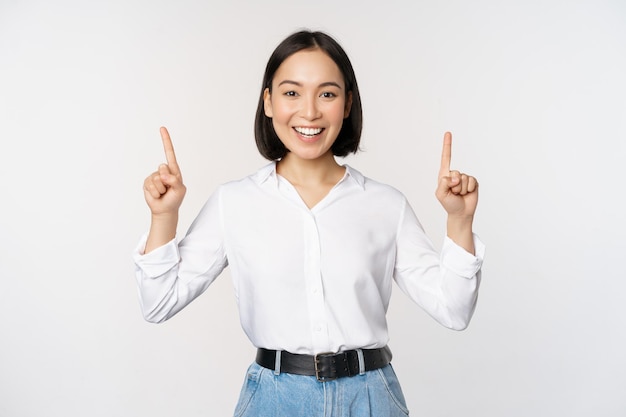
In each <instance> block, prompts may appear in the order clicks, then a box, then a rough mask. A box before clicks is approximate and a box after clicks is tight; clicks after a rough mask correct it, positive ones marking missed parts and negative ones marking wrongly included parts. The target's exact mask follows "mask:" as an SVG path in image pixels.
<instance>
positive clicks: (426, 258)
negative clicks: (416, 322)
mask: <svg viewBox="0 0 626 417" xmlns="http://www.w3.org/2000/svg"><path fill="white" fill-rule="evenodd" d="M396 243H397V254H396V264H395V270H394V279H395V280H396V282H397V284H398V286H399V287H400V288H401V289H402V291H404V292H405V293H406V294H407V295H408V296H409V297H410V298H411V299H412V300H413V301H415V302H416V303H417V304H418V305H419V306H421V307H422V308H423V309H424V310H425V311H426V312H427V313H428V314H429V315H431V316H432V317H433V318H434V319H435V320H437V322H439V323H440V324H442V325H443V326H445V327H448V328H450V329H454V330H463V329H465V328H466V327H467V326H468V324H469V322H470V320H471V317H472V315H473V313H474V309H475V306H476V300H477V297H478V288H479V286H480V275H481V273H480V268H481V266H482V260H483V257H484V251H485V246H484V245H483V243H482V242H481V241H480V239H479V238H478V236H476V235H474V245H475V248H476V255H475V256H474V255H472V254H470V253H468V252H467V251H465V250H464V249H463V248H461V247H460V246H458V245H457V244H455V243H454V242H453V241H452V240H451V239H449V238H448V237H446V238H445V239H444V243H443V247H442V250H441V252H440V253H437V252H436V251H435V250H434V248H433V245H432V243H431V241H430V240H429V239H428V238H427V236H426V234H425V233H424V230H423V228H422V226H421V225H420V223H419V221H418V219H417V217H416V216H415V213H414V212H413V210H412V209H411V207H410V205H409V204H408V202H407V203H405V206H404V212H403V215H402V218H401V221H400V224H399V228H398V233H397V242H396Z"/></svg>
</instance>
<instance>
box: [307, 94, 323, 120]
mask: <svg viewBox="0 0 626 417" xmlns="http://www.w3.org/2000/svg"><path fill="white" fill-rule="evenodd" d="M302 116H303V117H304V118H306V119H307V120H315V119H317V118H319V117H320V116H321V112H320V109H319V103H318V102H317V97H309V98H307V99H306V100H304V104H303V108H302Z"/></svg>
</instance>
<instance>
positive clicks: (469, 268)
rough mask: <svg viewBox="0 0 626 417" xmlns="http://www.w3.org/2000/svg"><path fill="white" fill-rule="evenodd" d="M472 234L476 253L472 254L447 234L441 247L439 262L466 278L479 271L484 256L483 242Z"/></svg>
mask: <svg viewBox="0 0 626 417" xmlns="http://www.w3.org/2000/svg"><path fill="white" fill-rule="evenodd" d="M473 236H474V251H475V252H476V255H472V254H471V253H469V252H468V251H466V250H465V249H464V248H462V247H461V246H459V245H457V244H456V243H455V242H454V241H453V240H452V239H450V238H449V237H448V236H446V237H445V238H444V241H443V247H442V249H441V264H442V265H443V266H444V267H445V268H446V269H447V270H449V271H451V272H453V273H455V274H456V275H459V276H462V277H464V278H468V279H470V278H473V277H474V276H475V275H476V274H477V273H478V271H480V268H481V267H482V264H483V258H484V256H485V245H484V243H483V242H482V241H481V240H480V238H479V237H478V236H477V235H476V234H474V235H473Z"/></svg>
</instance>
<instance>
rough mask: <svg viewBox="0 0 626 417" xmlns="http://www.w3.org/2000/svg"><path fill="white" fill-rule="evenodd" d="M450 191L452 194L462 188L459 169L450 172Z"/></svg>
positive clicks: (458, 192) (457, 192)
mask: <svg viewBox="0 0 626 417" xmlns="http://www.w3.org/2000/svg"><path fill="white" fill-rule="evenodd" d="M449 186H450V191H451V192H452V193H454V194H460V193H461V191H462V190H463V181H462V175H461V173H460V172H459V171H451V172H450V182H449Z"/></svg>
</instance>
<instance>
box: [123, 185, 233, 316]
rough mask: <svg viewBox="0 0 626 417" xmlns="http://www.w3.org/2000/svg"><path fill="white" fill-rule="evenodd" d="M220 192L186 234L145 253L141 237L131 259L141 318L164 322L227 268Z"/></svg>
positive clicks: (214, 196) (144, 238) (213, 197)
mask: <svg viewBox="0 0 626 417" xmlns="http://www.w3.org/2000/svg"><path fill="white" fill-rule="evenodd" d="M220 211H221V210H220V195H219V190H218V191H217V192H216V193H214V195H213V196H212V197H211V198H210V199H209V200H208V201H207V203H206V204H205V205H204V207H203V208H202V210H201V211H200V213H199V214H198V216H197V217H196V219H195V220H194V222H193V223H192V225H191V227H190V228H189V231H188V232H187V235H186V236H185V237H184V238H183V239H182V240H181V241H180V243H178V242H177V240H176V239H174V240H172V241H170V242H168V243H167V244H165V245H164V246H162V247H160V248H157V249H155V250H153V251H152V252H150V253H148V254H144V253H143V251H144V248H145V243H146V238H147V236H143V238H142V239H141V241H140V242H139V244H138V245H137V248H136V249H135V252H134V254H133V258H134V261H135V276H136V279H137V285H138V290H139V301H140V306H141V309H142V312H143V315H144V318H145V319H146V320H147V321H149V322H153V323H160V322H163V321H165V320H167V319H169V318H170V317H172V316H174V315H175V314H176V313H178V312H179V311H180V310H181V309H182V308H184V307H185V306H186V305H187V304H189V303H190V302H191V301H193V300H194V299H195V298H196V297H198V296H199V295H200V294H202V293H203V292H204V291H205V290H206V289H207V288H208V287H209V285H210V284H211V283H212V282H213V281H214V280H215V278H217V276H218V275H219V274H220V273H221V272H222V270H223V269H224V268H225V267H226V266H227V265H228V260H227V258H226V254H225V251H224V245H223V238H222V228H221V214H220Z"/></svg>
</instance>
